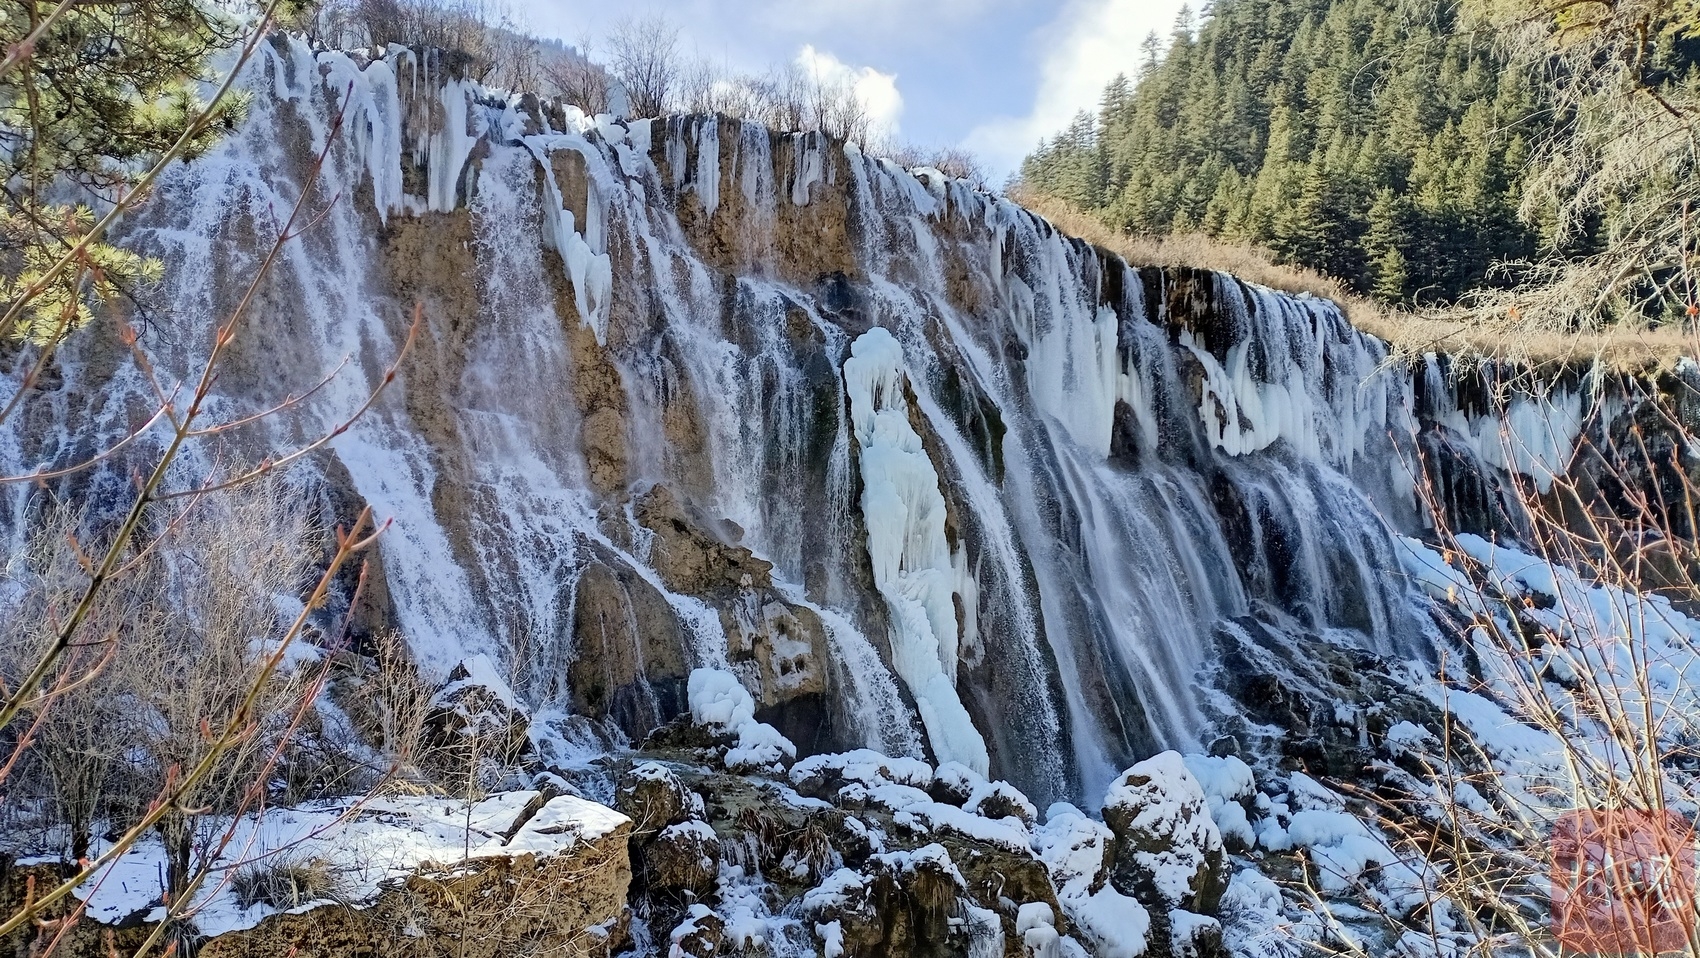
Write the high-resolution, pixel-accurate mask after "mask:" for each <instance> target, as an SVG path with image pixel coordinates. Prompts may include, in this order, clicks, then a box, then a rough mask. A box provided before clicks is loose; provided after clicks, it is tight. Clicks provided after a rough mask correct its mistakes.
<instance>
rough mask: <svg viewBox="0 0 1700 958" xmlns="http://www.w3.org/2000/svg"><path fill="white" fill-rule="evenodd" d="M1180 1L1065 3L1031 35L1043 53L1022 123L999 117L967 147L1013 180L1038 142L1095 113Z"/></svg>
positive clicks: (973, 134) (1071, 0)
mask: <svg viewBox="0 0 1700 958" xmlns="http://www.w3.org/2000/svg"><path fill="white" fill-rule="evenodd" d="M1183 2H1184V0H1069V3H1068V4H1067V6H1065V7H1064V8H1063V10H1062V12H1061V13H1059V14H1058V15H1057V17H1056V19H1054V20H1052V21H1051V23H1050V24H1049V25H1047V26H1046V27H1045V28H1044V29H1043V30H1040V31H1039V32H1038V33H1037V34H1035V35H1034V39H1033V42H1034V43H1035V44H1036V45H1038V46H1039V48H1040V49H1041V50H1043V51H1044V52H1043V54H1042V56H1041V57H1040V67H1039V88H1038V90H1037V91H1036V92H1035V93H1034V97H1033V104H1032V109H1031V110H1030V111H1029V112H1028V113H1027V115H1025V116H1000V117H995V118H993V119H991V120H988V121H986V122H985V123H982V124H980V125H979V126H977V127H975V128H974V130H973V131H972V132H970V133H969V134H968V137H967V139H966V140H965V141H964V145H966V146H967V147H968V148H969V149H971V150H973V151H974V152H976V153H978V154H979V155H980V156H981V158H982V159H984V160H985V162H986V163H987V165H988V166H990V167H991V168H992V169H993V170H994V171H998V172H1001V173H1011V172H1014V171H1015V169H1016V168H1017V167H1019V166H1020V165H1021V160H1022V158H1023V157H1024V156H1026V155H1027V154H1028V153H1029V152H1031V151H1032V149H1033V147H1034V146H1035V145H1036V144H1037V143H1038V142H1039V140H1040V138H1041V137H1046V136H1050V135H1051V134H1053V133H1056V132H1057V131H1058V130H1060V129H1062V128H1063V127H1064V126H1066V125H1067V124H1068V121H1069V120H1070V119H1071V118H1072V117H1073V116H1074V115H1075V114H1076V113H1078V112H1080V111H1081V110H1091V109H1094V108H1095V107H1096V105H1097V103H1098V98H1099V96H1100V95H1101V94H1102V93H1103V92H1104V85H1105V84H1107V83H1109V82H1110V80H1111V79H1112V78H1114V77H1115V75H1116V74H1117V73H1129V74H1131V73H1132V72H1133V71H1134V70H1136V69H1137V68H1138V65H1139V45H1140V43H1141V42H1142V41H1144V39H1145V36H1146V35H1147V34H1149V33H1150V32H1151V31H1153V30H1156V31H1157V32H1158V33H1160V34H1166V33H1167V32H1168V29H1169V26H1170V25H1171V24H1172V23H1173V22H1174V18H1175V14H1176V13H1178V12H1179V11H1180V8H1181V5H1182V3H1183Z"/></svg>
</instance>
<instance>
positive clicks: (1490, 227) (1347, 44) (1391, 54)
mask: <svg viewBox="0 0 1700 958" xmlns="http://www.w3.org/2000/svg"><path fill="white" fill-rule="evenodd" d="M1460 17H1461V13H1460V11H1459V10H1458V8H1457V7H1456V6H1455V5H1453V4H1450V3H1447V2H1445V0H1391V2H1388V0H1219V2H1217V3H1215V4H1214V5H1213V6H1211V7H1210V8H1209V9H1208V10H1207V11H1206V13H1205V15H1204V16H1203V18H1202V19H1197V20H1195V19H1194V18H1193V17H1192V16H1191V15H1190V14H1189V13H1183V14H1182V16H1181V17H1180V18H1177V21H1176V25H1175V29H1174V31H1173V33H1172V36H1171V37H1170V40H1169V42H1168V45H1167V47H1166V48H1163V47H1162V44H1161V41H1159V40H1158V39H1157V38H1155V37H1151V38H1148V39H1147V41H1146V43H1145V45H1144V47H1143V48H1142V50H1143V52H1142V58H1143V66H1142V67H1141V69H1140V70H1139V75H1138V81H1137V83H1134V84H1132V85H1131V87H1130V85H1129V84H1128V82H1127V80H1126V78H1125V77H1118V78H1117V80H1116V81H1115V82H1113V83H1112V84H1111V85H1110V86H1109V87H1108V88H1107V89H1106V90H1105V93H1104V97H1103V99H1102V101H1101V103H1100V109H1099V114H1098V117H1097V123H1096V124H1095V125H1094V126H1091V127H1090V128H1089V127H1088V125H1087V124H1085V123H1084V122H1083V121H1082V120H1081V119H1080V118H1078V117H1077V118H1076V119H1075V120H1074V122H1073V123H1071V124H1070V126H1069V128H1068V129H1067V130H1065V131H1064V132H1063V133H1062V134H1060V135H1059V136H1057V137H1056V138H1054V139H1053V140H1051V141H1050V142H1049V143H1048V144H1047V145H1046V146H1045V147H1044V148H1042V149H1041V150H1039V151H1036V152H1035V153H1034V155H1033V157H1030V158H1029V162H1028V163H1027V164H1025V165H1024V166H1023V170H1022V179H1023V183H1024V185H1025V186H1027V187H1028V188H1030V189H1035V190H1037V191H1039V192H1043V193H1048V194H1052V195H1055V196H1059V197H1061V198H1063V199H1067V200H1069V201H1070V202H1073V203H1075V204H1077V205H1078V206H1080V207H1082V208H1083V209H1086V210H1089V211H1095V212H1096V213H1097V215H1099V216H1100V217H1101V218H1103V219H1104V221H1105V222H1106V223H1107V224H1109V225H1111V226H1113V227H1115V228H1118V229H1122V230H1127V231H1131V232H1138V233H1156V234H1161V233H1166V232H1178V231H1189V232H1190V231H1203V232H1206V233H1209V234H1211V235H1214V236H1218V237H1222V238H1224V239H1228V240H1232V241H1237V242H1247V243H1252V244H1256V245H1261V246H1266V247H1268V248H1270V249H1271V250H1273V251H1274V252H1275V253H1276V255H1277V256H1278V257H1279V258H1281V259H1283V260H1285V261H1288V262H1292V263H1297V264H1300V265H1304V266H1308V267H1312V268H1315V269H1318V270H1322V271H1324V272H1328V273H1330V274H1333V275H1336V276H1338V277H1339V278H1340V279H1341V280H1342V281H1344V282H1345V283H1346V284H1348V286H1350V287H1352V288H1355V289H1357V290H1359V291H1361V292H1364V293H1369V294H1374V295H1377V296H1381V297H1384V298H1387V299H1393V300H1398V301H1401V302H1422V301H1444V300H1452V299H1456V298H1457V297H1459V296H1461V295H1463V294H1464V293H1465V292H1467V291H1469V290H1470V289H1472V288H1475V287H1477V286H1479V285H1481V284H1482V283H1484V282H1488V281H1489V280H1490V276H1491V267H1492V265H1493V264H1494V263H1496V262H1498V261H1501V260H1506V259H1515V258H1521V257H1527V256H1529V255H1530V254H1531V252H1532V251H1533V250H1534V248H1535V246H1536V243H1537V241H1538V239H1539V229H1540V228H1539V227H1538V226H1531V225H1527V224H1525V223H1524V222H1523V221H1522V220H1521V219H1519V206H1520V204H1521V202H1522V196H1523V177H1524V176H1526V173H1525V166H1526V163H1527V158H1528V156H1529V152H1530V147H1529V143H1530V142H1531V140H1532V138H1534V137H1537V136H1539V135H1540V134H1541V131H1542V129H1543V127H1542V126H1541V125H1540V124H1541V122H1544V121H1538V120H1531V117H1537V116H1538V115H1539V110H1540V106H1541V101H1540V98H1539V94H1538V91H1536V90H1534V89H1532V88H1531V86H1530V83H1529V80H1528V75H1529V74H1528V71H1519V70H1511V69H1508V68H1507V65H1506V64H1505V62H1504V61H1503V60H1502V58H1501V56H1500V54H1499V53H1497V52H1496V50H1497V47H1496V45H1495V44H1494V43H1493V42H1491V38H1484V37H1482V36H1480V35H1478V34H1477V33H1476V32H1475V31H1474V30H1473V28H1471V27H1468V26H1466V24H1464V23H1463V22H1462V21H1461V20H1460Z"/></svg>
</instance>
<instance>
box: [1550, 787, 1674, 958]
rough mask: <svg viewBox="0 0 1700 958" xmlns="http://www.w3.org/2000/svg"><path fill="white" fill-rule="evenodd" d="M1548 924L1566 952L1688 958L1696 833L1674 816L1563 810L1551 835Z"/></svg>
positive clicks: (1646, 812)
mask: <svg viewBox="0 0 1700 958" xmlns="http://www.w3.org/2000/svg"><path fill="white" fill-rule="evenodd" d="M1552 842H1553V845H1552V853H1553V854H1552V926H1553V933H1554V934H1555V935H1556V936H1557V938H1558V943H1559V945H1560V946H1561V947H1562V948H1563V949H1564V950H1565V951H1566V952H1569V953H1577V954H1583V955H1597V956H1601V958H1606V956H1613V958H1615V956H1623V955H1659V954H1664V953H1669V952H1678V953H1686V952H1687V948H1688V943H1689V941H1690V940H1691V939H1692V937H1693V935H1694V933H1695V903H1696V899H1695V887H1696V881H1695V865H1694V863H1695V853H1694V843H1695V829H1694V825H1693V824H1692V823H1691V822H1689V821H1688V820H1686V819H1684V818H1683V817H1682V816H1681V815H1678V814H1676V813H1675V812H1671V811H1659V812H1654V811H1640V810H1636V809H1614V810H1591V811H1590V810H1584V811H1573V812H1566V813H1565V814H1564V816H1563V817H1561V818H1560V819H1559V821H1558V824H1557V827H1555V828H1554V829H1553V836H1552Z"/></svg>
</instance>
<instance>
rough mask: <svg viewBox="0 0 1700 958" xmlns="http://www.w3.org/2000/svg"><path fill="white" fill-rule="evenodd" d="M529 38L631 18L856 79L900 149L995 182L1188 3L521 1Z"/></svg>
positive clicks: (724, 51) (711, 45)
mask: <svg viewBox="0 0 1700 958" xmlns="http://www.w3.org/2000/svg"><path fill="white" fill-rule="evenodd" d="M509 2H510V4H511V6H512V10H513V13H514V15H515V19H516V20H517V21H519V23H518V25H519V26H520V27H522V28H524V29H526V30H529V31H531V32H533V33H537V34H541V35H544V36H552V37H559V38H560V39H562V40H566V41H567V42H569V43H574V44H580V43H582V42H583V41H588V42H589V46H590V48H591V51H590V52H591V55H592V57H593V58H594V57H595V56H596V53H597V51H596V47H597V43H598V41H599V40H600V39H601V37H602V36H603V35H605V34H606V33H607V32H608V31H609V30H610V29H611V28H612V27H613V26H614V25H615V23H617V22H618V21H619V20H620V19H621V18H622V17H625V16H630V15H644V14H650V13H656V14H661V15H663V16H665V17H667V18H668V19H670V20H672V21H673V22H674V23H676V24H677V25H678V27H679V29H680V33H681V37H682V42H683V46H684V47H685V48H686V52H687V53H694V54H695V55H697V56H701V57H706V58H709V59H712V60H715V61H719V62H723V63H725V64H726V65H727V66H729V67H731V68H733V69H737V70H743V71H760V70H763V69H765V68H767V67H768V66H771V65H774V64H779V63H786V62H791V61H795V60H797V59H798V58H799V57H806V58H809V60H810V62H811V63H812V64H813V65H814V67H815V68H816V69H821V70H826V71H836V70H843V71H846V75H847V76H848V77H850V78H851V79H852V80H853V81H854V82H855V83H856V85H857V89H858V90H859V91H861V92H862V93H863V94H864V99H865V100H867V101H869V103H870V106H871V107H872V108H873V110H874V112H875V113H876V114H878V115H880V116H881V117H882V118H883V120H884V121H885V122H886V123H887V124H888V125H889V126H891V127H892V128H894V129H895V134H896V136H897V137H899V138H901V139H903V140H905V141H909V142H913V143H916V144H918V145H921V146H929V147H932V146H947V145H963V146H967V147H968V148H970V149H972V150H974V151H975V152H976V153H977V154H979V155H980V157H981V158H982V160H983V161H984V162H985V163H986V164H987V166H988V167H990V168H991V169H992V171H993V173H994V178H995V179H1000V180H1001V179H1002V177H1003V176H1004V175H1005V174H1007V173H1009V172H1011V171H1013V170H1014V169H1015V167H1016V166H1017V165H1019V164H1020V162H1021V157H1022V156H1024V155H1025V154H1026V153H1027V152H1028V151H1029V150H1030V149H1031V148H1032V147H1033V145H1034V144H1035V143H1036V142H1037V141H1038V139H1039V138H1040V137H1041V136H1048V135H1050V134H1051V133H1053V132H1055V131H1056V130H1058V129H1060V128H1061V127H1062V126H1063V125H1064V124H1066V123H1067V122H1068V120H1069V117H1070V116H1072V115H1073V114H1074V113H1075V111H1077V110H1081V109H1086V108H1090V107H1092V106H1093V104H1094V103H1095V102H1096V101H1097V98H1098V94H1099V92H1100V91H1101V90H1102V89H1103V87H1104V84H1105V83H1107V82H1109V80H1110V78H1111V77H1113V76H1114V75H1115V74H1116V73H1117V72H1118V71H1126V72H1129V73H1131V72H1133V71H1134V70H1135V69H1136V68H1137V66H1138V63H1139V43H1140V41H1141V40H1143V39H1144V37H1145V35H1146V34H1147V33H1148V32H1150V31H1152V30H1156V31H1158V32H1159V33H1161V34H1163V35H1165V36H1166V35H1167V34H1168V32H1169V28H1170V26H1171V25H1172V23H1173V22H1174V18H1175V14H1176V13H1177V12H1178V11H1179V10H1180V7H1181V5H1182V3H1183V2H1184V0H925V2H914V0H648V2H644V0H636V2H624V0H509Z"/></svg>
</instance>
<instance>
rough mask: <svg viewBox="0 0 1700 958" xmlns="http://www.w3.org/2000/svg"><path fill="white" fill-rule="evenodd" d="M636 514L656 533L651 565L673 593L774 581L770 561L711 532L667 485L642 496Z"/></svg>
mask: <svg viewBox="0 0 1700 958" xmlns="http://www.w3.org/2000/svg"><path fill="white" fill-rule="evenodd" d="M633 513H634V515H636V517H637V521H638V522H639V523H640V524H641V525H643V526H644V527H645V528H647V529H649V530H650V531H652V532H654V533H655V542H654V545H653V546H652V547H651V549H650V554H649V564H650V567H651V568H653V569H654V570H655V572H656V574H657V575H659V576H661V580H662V581H663V582H665V583H666V584H667V588H669V589H671V590H673V591H674V592H682V593H684V594H686V595H696V596H703V595H708V594H710V593H714V592H724V591H728V590H737V589H751V588H755V589H765V588H768V587H770V586H771V585H772V584H773V580H772V578H771V574H772V571H773V564H772V563H770V562H768V561H766V560H764V559H758V558H756V557H755V556H754V555H753V554H752V553H751V552H750V550H748V549H745V548H743V547H742V546H737V545H731V544H728V543H726V542H723V541H721V540H720V539H718V538H715V537H713V536H711V535H709V534H708V533H707V532H706V531H705V529H706V527H707V523H706V521H704V520H703V519H702V518H701V517H700V516H696V515H692V514H691V513H690V511H689V510H687V508H686V507H685V505H684V504H683V503H681V502H680V501H679V498H678V496H676V495H675V494H674V493H673V491H672V490H671V489H670V488H668V487H667V486H665V485H656V486H654V487H652V488H651V489H650V490H649V491H648V492H646V493H644V494H643V495H642V496H640V497H639V498H638V499H637V501H636V502H634V503H633ZM729 531H731V530H729ZM736 535H737V536H741V535H742V530H736ZM728 538H731V537H730V536H729V537H728Z"/></svg>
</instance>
